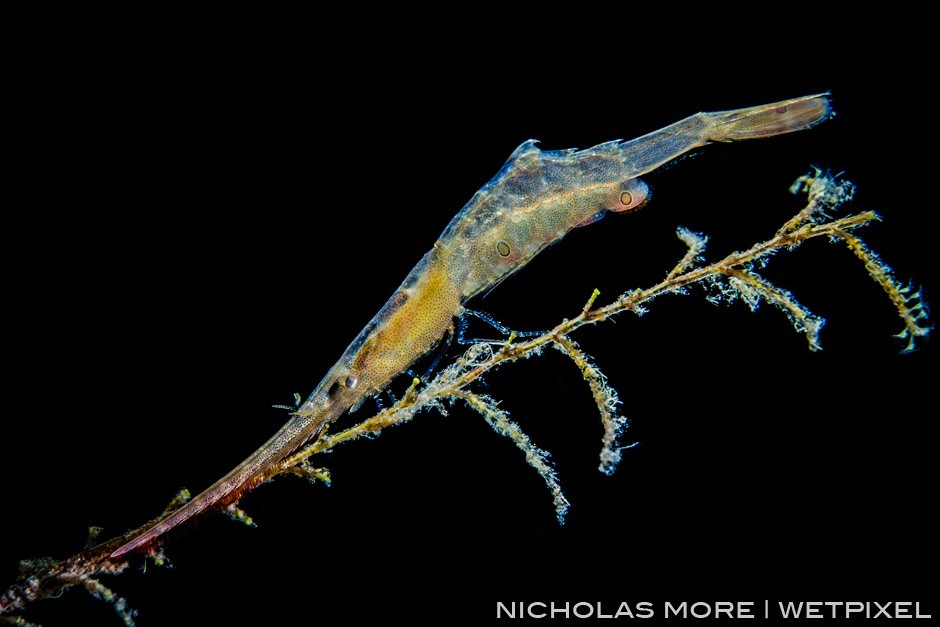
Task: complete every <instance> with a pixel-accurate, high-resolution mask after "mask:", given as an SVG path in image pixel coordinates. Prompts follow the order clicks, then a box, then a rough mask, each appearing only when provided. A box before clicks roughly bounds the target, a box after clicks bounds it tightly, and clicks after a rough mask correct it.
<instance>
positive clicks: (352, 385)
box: [343, 374, 359, 390]
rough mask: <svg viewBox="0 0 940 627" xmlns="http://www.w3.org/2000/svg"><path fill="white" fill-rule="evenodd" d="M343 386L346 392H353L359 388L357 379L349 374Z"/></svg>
mask: <svg viewBox="0 0 940 627" xmlns="http://www.w3.org/2000/svg"><path fill="white" fill-rule="evenodd" d="M343 385H345V386H346V389H348V390H355V389H356V388H357V387H358V386H359V379H357V378H356V377H355V376H353V375H351V374H349V375H346V380H345V381H343Z"/></svg>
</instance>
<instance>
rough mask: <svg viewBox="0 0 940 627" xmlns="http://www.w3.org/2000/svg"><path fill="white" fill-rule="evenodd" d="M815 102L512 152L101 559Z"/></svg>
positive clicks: (243, 484)
mask: <svg viewBox="0 0 940 627" xmlns="http://www.w3.org/2000/svg"><path fill="white" fill-rule="evenodd" d="M827 96H828V94H816V95H812V96H804V97H802V98H794V99H792V100H786V101H782V102H776V103H773V104H768V105H762V106H757V107H750V108H746V109H735V110H731V111H721V112H715V113H697V114H695V115H693V116H690V117H688V118H685V119H684V120H680V121H679V122H676V123H675V124H672V125H670V126H667V127H665V128H662V129H660V130H658V131H654V132H652V133H649V134H647V135H644V136H642V137H639V138H637V139H633V140H630V141H619V140H618V141H611V142H606V143H603V144H600V145H597V146H594V147H593V148H588V149H585V150H577V149H568V150H557V151H542V150H540V149H539V148H538V147H537V146H536V144H537V142H536V141H535V140H529V141H526V142H524V143H523V144H522V145H520V146H519V147H518V148H517V149H516V150H515V151H514V152H513V153H512V155H510V157H509V159H508V161H506V163H505V165H504V166H503V167H502V169H500V171H499V172H498V173H497V174H496V176H495V177H493V179H492V180H490V181H489V182H488V183H487V184H486V185H484V186H483V187H482V188H481V189H480V190H479V191H477V192H476V194H474V196H473V197H472V198H471V199H470V201H469V202H468V203H467V204H466V205H465V206H464V207H463V209H462V210H461V211H460V212H459V213H458V214H457V215H456V216H455V217H454V218H453V220H451V222H450V224H448V225H447V228H446V229H445V230H444V232H443V234H442V235H441V236H440V238H439V239H438V240H437V241H436V242H435V243H434V246H433V248H432V249H431V250H430V252H428V253H427V254H426V255H424V257H423V258H422V259H421V261H419V262H418V265H417V266H415V268H414V269H413V270H412V271H411V272H410V273H409V274H408V276H407V277H405V280H404V282H403V283H402V284H401V286H400V287H399V288H398V289H397V290H395V293H394V294H392V297H391V298H390V299H389V300H388V302H387V303H386V304H385V305H384V306H383V307H382V309H381V310H380V311H379V312H378V313H377V314H376V315H375V317H374V318H372V320H371V321H370V322H369V323H368V324H367V325H366V327H365V328H364V329H363V330H362V331H361V332H360V333H359V335H358V336H357V337H356V338H355V339H354V340H353V341H352V343H351V344H350V345H349V347H348V348H347V349H346V351H345V352H344V353H343V355H342V357H340V359H339V361H338V362H336V364H335V365H334V366H333V367H332V368H331V369H330V370H329V372H328V373H327V374H326V376H325V377H323V379H322V380H321V381H320V383H319V384H318V385H317V386H316V388H315V389H314V391H313V392H312V393H311V394H310V396H309V397H308V398H307V399H306V401H304V403H303V404H302V405H300V407H298V409H297V410H296V411H295V412H293V414H292V416H291V419H290V420H289V421H288V422H287V424H285V425H284V426H283V427H281V429H280V430H279V431H278V432H277V433H275V434H274V436H272V437H271V439H269V440H268V441H267V442H266V443H265V444H263V445H262V446H261V448H259V449H258V450H257V451H255V452H254V453H253V454H252V455H250V456H249V457H248V459H246V460H245V461H243V462H242V463H241V464H239V465H238V466H237V467H236V468H235V469H234V470H232V471H231V472H229V473H228V474H227V475H225V476H224V477H222V478H221V479H219V480H218V481H217V482H216V483H215V484H213V485H212V486H211V487H209V488H208V489H207V490H205V491H204V492H202V493H201V494H199V495H198V496H197V497H196V498H194V499H193V500H191V501H189V502H188V503H186V504H184V505H182V506H181V507H180V508H178V509H176V510H175V511H172V512H169V513H168V514H166V515H165V516H164V517H163V518H161V519H159V520H157V521H156V522H155V523H154V524H153V525H152V526H150V527H149V528H148V529H147V530H146V531H144V532H142V533H141V534H139V535H138V536H136V537H135V538H133V539H132V540H130V541H129V542H127V543H126V544H124V545H123V546H121V547H120V548H118V549H117V550H116V551H114V552H113V553H112V554H111V557H114V558H117V557H120V556H121V555H124V554H126V553H129V552H131V551H134V550H136V549H140V548H142V547H147V546H149V545H151V544H153V543H154V542H155V541H157V540H158V539H159V538H160V537H161V536H163V534H165V533H166V532H167V531H169V530H170V529H172V528H174V527H176V526H177V525H179V524H181V523H183V522H185V521H186V520H188V519H190V518H192V517H193V516H195V515H197V514H199V513H200V512H202V511H204V510H206V509H209V508H219V507H223V506H226V505H230V504H233V503H235V502H237V501H238V499H239V498H240V497H241V496H242V495H243V494H244V493H245V492H246V491H248V490H250V489H252V488H253V487H255V486H257V485H258V484H260V483H262V482H263V481H265V480H267V479H269V478H270V477H272V476H274V475H276V474H277V473H278V472H279V471H280V470H282V467H281V464H282V463H283V462H284V460H285V459H286V458H287V457H288V456H290V455H291V453H293V452H295V451H296V450H297V449H298V448H300V447H301V446H303V445H304V444H305V443H306V442H308V441H310V440H311V439H314V438H316V437H317V436H318V435H319V434H320V432H321V431H322V430H323V428H324V427H325V426H326V425H328V424H329V423H331V422H333V421H335V420H337V419H338V418H339V417H340V416H342V415H343V414H344V413H345V412H346V411H347V410H350V411H351V410H354V409H356V408H357V407H358V406H359V405H360V404H361V403H362V402H363V401H364V400H365V399H367V398H368V397H370V396H374V395H376V394H378V393H380V392H381V391H383V390H384V389H385V388H386V387H387V386H388V385H389V383H390V382H391V381H392V380H393V379H394V378H395V377H396V376H398V375H400V374H401V373H402V372H404V371H405V370H406V369H407V368H408V367H409V366H411V365H412V364H413V363H414V362H415V361H417V360H418V359H420V358H421V357H422V356H423V355H425V354H426V353H427V352H428V351H430V350H431V349H432V348H433V347H434V346H435V345H436V344H437V343H438V342H439V341H440V340H441V339H442V338H443V337H444V336H445V334H446V333H447V332H448V331H452V330H453V322H454V319H455V318H456V317H458V316H460V315H461V313H462V312H463V305H464V303H465V302H466V301H467V300H469V299H471V298H473V297H474V296H475V295H477V294H479V293H480V292H482V291H484V290H488V289H491V288H493V287H494V286H496V285H497V284H498V283H499V282H501V281H502V280H503V279H505V278H506V277H507V276H509V275H510V274H512V273H513V272H515V271H516V270H518V269H519V268H521V267H523V266H524V265H526V264H527V263H529V262H530V261H531V260H532V259H533V258H534V257H535V256H536V255H537V254H538V253H539V252H541V251H542V250H544V249H545V248H546V247H547V246H549V245H550V244H552V243H554V242H557V241H558V240H560V239H561V238H563V237H564V236H565V235H566V234H567V233H568V232H569V231H571V229H573V228H576V227H580V226H585V225H588V224H590V223H592V222H595V221H597V220H599V219H600V218H601V217H603V215H604V214H605V213H606V212H608V211H614V212H628V211H631V210H635V209H637V208H639V207H640V206H642V205H643V204H644V203H645V202H646V200H647V198H648V196H649V188H648V187H647V185H646V183H644V182H643V181H642V180H640V179H639V178H638V177H640V176H642V175H644V174H646V173H648V172H650V171H652V170H655V169H656V168H658V167H659V166H661V165H663V164H665V163H667V162H669V161H671V160H673V159H675V158H676V157H678V156H680V155H682V154H683V153H686V152H688V151H689V150H692V149H694V148H697V147H700V146H703V145H705V144H708V143H710V142H716V141H721V142H728V141H735V140H741V139H751V138H760V137H771V136H774V135H781V134H783V133H789V132H792V131H799V130H803V129H807V128H810V127H812V126H815V125H816V124H819V123H820V122H823V121H825V120H827V119H828V118H829V117H830V115H831V109H830V105H829V99H828V97H827Z"/></svg>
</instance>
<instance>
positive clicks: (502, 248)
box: [496, 242, 510, 257]
mask: <svg viewBox="0 0 940 627" xmlns="http://www.w3.org/2000/svg"><path fill="white" fill-rule="evenodd" d="M496 252H498V253H499V256H500V257H508V256H509V252H510V250H509V244H507V243H506V242H497V244H496Z"/></svg>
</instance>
